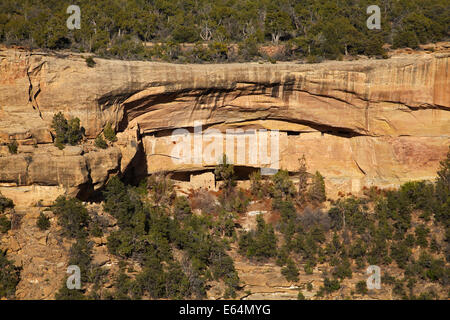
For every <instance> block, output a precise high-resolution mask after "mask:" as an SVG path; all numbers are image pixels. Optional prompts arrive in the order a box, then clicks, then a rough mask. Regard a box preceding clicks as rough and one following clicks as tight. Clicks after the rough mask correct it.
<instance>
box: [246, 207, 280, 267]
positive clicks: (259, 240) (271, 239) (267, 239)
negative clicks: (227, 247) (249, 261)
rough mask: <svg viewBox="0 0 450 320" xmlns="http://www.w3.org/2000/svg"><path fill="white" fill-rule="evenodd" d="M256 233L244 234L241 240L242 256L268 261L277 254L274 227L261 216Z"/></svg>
mask: <svg viewBox="0 0 450 320" xmlns="http://www.w3.org/2000/svg"><path fill="white" fill-rule="evenodd" d="M256 222H257V227H256V230H255V231H249V232H243V233H242V234H241V236H240V239H239V251H240V253H241V254H243V255H245V256H247V257H249V258H252V257H255V258H260V259H266V258H271V257H275V256H276V254H277V239H276V236H275V232H274V230H273V227H272V225H270V224H266V223H265V221H264V219H263V218H262V216H261V215H258V217H257V219H256Z"/></svg>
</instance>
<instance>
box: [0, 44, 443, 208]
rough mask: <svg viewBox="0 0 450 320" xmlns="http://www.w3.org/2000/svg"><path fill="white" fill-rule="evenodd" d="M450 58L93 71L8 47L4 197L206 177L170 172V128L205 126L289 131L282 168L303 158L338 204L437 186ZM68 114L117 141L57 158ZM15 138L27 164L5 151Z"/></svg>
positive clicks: (1, 101)
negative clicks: (363, 195)
mask: <svg viewBox="0 0 450 320" xmlns="http://www.w3.org/2000/svg"><path fill="white" fill-rule="evenodd" d="M449 56H450V52H445V51H444V52H436V53H428V54H425V53H420V54H418V53H417V54H410V55H399V56H394V57H392V58H390V59H386V60H358V61H349V62H337V61H334V62H325V63H321V64H296V63H278V64H259V63H245V64H205V65H178V64H168V63H156V62H140V61H119V60H106V59H98V58H95V62H96V64H95V67H93V68H89V67H88V66H87V64H86V62H85V59H84V58H83V57H82V56H81V55H78V54H69V53H64V54H62V53H58V54H56V53H42V52H28V51H25V50H22V49H14V48H1V49H0V145H2V146H0V148H1V149H0V192H2V193H3V194H4V195H6V196H9V197H11V198H13V200H15V201H16V202H17V201H18V202H21V203H27V204H30V203H32V202H35V201H38V200H41V199H42V200H44V201H45V200H49V201H51V200H52V199H53V198H54V197H55V196H56V195H58V194H61V193H70V194H73V195H76V194H78V195H85V194H88V193H90V192H91V191H93V190H97V189H99V188H101V187H102V186H103V185H104V183H105V182H106V181H107V180H108V178H109V177H110V176H111V175H112V174H123V173H124V172H126V171H135V172H140V173H144V174H145V173H153V172H158V171H169V172H194V171H201V170H205V169H210V168H212V166H213V164H211V163H197V164H179V163H176V162H174V161H171V160H170V154H171V150H172V148H173V147H174V145H173V141H172V140H171V138H172V135H171V134H172V132H173V130H174V129H178V128H185V129H187V130H189V131H190V132H192V131H193V126H194V122H196V121H197V122H196V124H197V125H198V123H200V124H202V127H203V129H206V128H215V129H218V130H221V131H222V132H225V131H226V130H227V129H230V128H241V129H244V130H245V129H251V128H252V129H263V128H264V129H269V130H275V129H276V130H279V131H280V140H279V141H280V143H279V154H280V162H279V167H281V168H285V169H288V170H290V171H292V172H294V171H295V170H296V169H297V167H298V159H299V158H300V157H301V156H302V154H304V155H305V157H306V159H307V164H308V171H310V172H312V173H313V172H315V171H316V170H319V171H320V172H321V173H322V175H324V176H325V181H326V187H327V190H328V191H329V194H330V195H335V194H336V193H337V191H344V192H358V191H360V190H361V188H363V187H364V186H371V185H377V186H380V187H395V186H398V185H399V184H401V183H403V182H405V181H408V180H418V179H433V178H434V177H435V174H436V170H437V168H438V165H439V161H440V160H441V159H442V158H444V156H445V154H446V152H447V150H448V145H449V133H450V95H449V92H450V90H449ZM59 111H62V112H63V113H64V114H65V115H66V117H78V118H80V120H81V124H82V126H83V127H84V128H85V129H86V135H87V137H88V138H89V139H93V138H95V137H96V136H97V135H98V134H99V133H100V132H101V130H102V128H103V127H104V125H105V124H106V123H107V122H110V123H112V124H113V125H114V126H115V127H116V129H117V130H118V131H119V133H118V137H119V140H118V142H117V143H116V144H115V145H114V146H113V147H110V148H108V149H106V150H100V149H96V148H94V147H93V146H92V144H90V145H89V144H86V145H81V146H77V147H70V148H66V149H64V150H63V151H60V150H58V149H57V148H55V147H54V146H53V145H52V139H53V138H52V135H51V132H50V124H51V120H52V118H53V115H54V114H55V113H57V112H59ZM12 140H16V141H17V142H18V143H19V153H18V154H17V155H10V154H9V153H8V149H7V146H6V144H8V143H10V142H11V141H12ZM248 144H251V142H250V141H247V142H246V145H247V146H248ZM224 150H225V146H224ZM248 166H249V165H246V167H248Z"/></svg>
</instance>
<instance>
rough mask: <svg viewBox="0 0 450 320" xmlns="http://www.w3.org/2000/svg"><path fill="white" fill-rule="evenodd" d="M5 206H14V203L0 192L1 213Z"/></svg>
mask: <svg viewBox="0 0 450 320" xmlns="http://www.w3.org/2000/svg"><path fill="white" fill-rule="evenodd" d="M7 208H14V203H13V201H12V200H11V199H8V198H6V197H4V196H3V195H2V194H1V193H0V213H3V212H4V211H5V209H7Z"/></svg>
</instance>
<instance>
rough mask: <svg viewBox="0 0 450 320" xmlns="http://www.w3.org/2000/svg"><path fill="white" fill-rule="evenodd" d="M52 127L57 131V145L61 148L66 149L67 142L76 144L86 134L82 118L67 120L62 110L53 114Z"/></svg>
mask: <svg viewBox="0 0 450 320" xmlns="http://www.w3.org/2000/svg"><path fill="white" fill-rule="evenodd" d="M52 129H53V130H54V132H55V146H57V147H58V148H59V149H64V145H65V144H70V145H76V144H77V143H78V142H80V141H81V139H82V138H83V135H84V128H82V127H81V126H80V119H78V118H72V119H70V120H67V119H66V118H65V117H64V115H63V114H62V113H61V112H59V113H57V114H55V115H54V116H53V121H52Z"/></svg>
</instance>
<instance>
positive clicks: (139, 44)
mask: <svg viewBox="0 0 450 320" xmlns="http://www.w3.org/2000/svg"><path fill="white" fill-rule="evenodd" d="M73 4H75V5H78V6H79V7H80V9H81V29H75V30H69V29H68V28H67V26H66V21H67V19H68V18H69V14H67V13H66V10H67V7H68V6H69V5H73ZM374 4H376V5H378V6H379V7H380V9H381V30H369V29H368V28H367V26H366V21H367V19H368V18H369V15H368V14H367V12H366V9H367V7H368V6H369V5H374ZM449 11H450V7H449V6H448V2H447V1H446V0H427V1H422V0H399V1H393V0H370V1H369V0H353V1H342V0H337V1H336V0H278V1H273V0H239V1H238V0H214V1H213V0H151V1H150V0H147V1H144V0H129V1H125V0H99V1H95V2H92V1H88V0H76V1H72V0H71V1H68V0H44V1H38V0H3V1H2V2H1V3H0V42H2V43H6V44H16V45H25V46H29V47H32V48H44V49H70V50H74V51H80V52H91V53H95V54H98V55H101V56H113V57H118V58H121V59H155V58H156V59H165V60H169V61H179V62H186V61H187V62H202V61H233V60H239V59H244V60H248V59H253V58H255V57H257V56H258V55H260V54H261V53H260V51H258V50H254V46H255V44H256V45H257V47H258V46H261V45H264V44H268V43H274V44H283V45H285V46H286V50H285V52H284V53H283V54H284V57H282V58H286V59H293V58H299V57H305V56H319V57H325V58H332V59H333V58H338V57H339V56H340V55H343V54H366V55H380V54H382V53H383V50H382V45H383V44H384V43H389V44H393V45H394V47H406V46H408V47H416V46H417V45H418V44H421V43H426V42H435V41H440V40H445V39H448V34H449V29H448V26H449V25H450V23H449V22H450V21H449V20H450V12H449ZM148 42H152V43H153V44H152V45H150V46H146V45H144V44H145V43H148ZM202 42H203V44H204V45H201V46H198V45H197V46H194V48H193V49H192V50H190V51H189V50H188V52H186V50H182V49H181V46H179V44H180V43H192V44H199V43H202ZM231 44H239V48H240V49H241V50H239V51H240V55H237V56H236V55H233V54H231V53H230V52H231V51H232V50H231V51H230V50H227V47H228V46H230V45H231ZM224 48H225V50H224Z"/></svg>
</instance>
